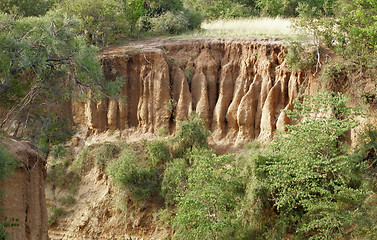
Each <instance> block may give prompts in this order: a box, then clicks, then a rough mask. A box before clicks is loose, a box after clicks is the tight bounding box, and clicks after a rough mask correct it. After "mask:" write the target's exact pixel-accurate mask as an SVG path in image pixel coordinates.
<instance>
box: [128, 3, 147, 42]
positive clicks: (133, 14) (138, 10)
mask: <svg viewBox="0 0 377 240" xmlns="http://www.w3.org/2000/svg"><path fill="white" fill-rule="evenodd" d="M123 11H124V14H125V16H126V19H127V21H128V22H129V24H130V27H131V28H130V35H131V36H133V34H134V31H135V28H136V23H137V21H138V20H139V18H140V17H141V16H143V15H144V14H145V13H146V10H145V8H144V0H123Z"/></svg>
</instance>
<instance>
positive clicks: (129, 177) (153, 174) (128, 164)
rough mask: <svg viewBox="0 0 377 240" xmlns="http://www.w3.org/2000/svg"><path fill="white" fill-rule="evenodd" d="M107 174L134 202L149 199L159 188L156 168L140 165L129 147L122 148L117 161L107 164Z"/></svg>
mask: <svg viewBox="0 0 377 240" xmlns="http://www.w3.org/2000/svg"><path fill="white" fill-rule="evenodd" d="M108 174H109V175H110V177H111V179H112V181H113V182H114V183H115V184H117V185H118V186H119V187H121V188H122V189H124V190H125V191H126V192H127V193H128V194H130V196H131V197H132V199H133V201H135V202H138V201H140V200H147V199H150V198H151V197H152V196H153V194H154V193H155V192H157V191H158V190H159V177H158V173H157V169H156V168H152V167H150V166H141V165H140V159H138V158H137V156H136V153H135V152H134V151H132V150H129V149H126V150H124V151H123V152H122V153H121V155H120V157H119V159H118V160H117V161H114V162H112V163H111V164H109V166H108Z"/></svg>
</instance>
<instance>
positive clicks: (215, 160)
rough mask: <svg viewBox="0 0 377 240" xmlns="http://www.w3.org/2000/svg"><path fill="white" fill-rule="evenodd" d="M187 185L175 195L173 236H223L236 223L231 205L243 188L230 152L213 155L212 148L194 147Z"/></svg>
mask: <svg viewBox="0 0 377 240" xmlns="http://www.w3.org/2000/svg"><path fill="white" fill-rule="evenodd" d="M189 159H190V165H191V167H190V168H189V169H188V172H187V175H188V177H187V186H186V188H185V189H184V190H183V191H182V190H181V192H180V193H179V195H178V197H177V198H176V200H177V202H178V204H177V207H178V212H177V214H176V216H175V218H174V220H173V226H174V228H175V229H176V234H175V236H174V237H175V238H176V239H226V238H227V236H226V234H224V232H226V231H232V230H233V229H234V228H235V227H236V226H235V225H234V222H233V221H232V217H233V218H234V216H233V213H234V211H233V210H234V208H235V207H236V205H237V202H238V201H239V200H240V198H241V193H242V191H241V190H242V188H241V184H240V181H239V179H238V172H237V168H232V167H229V166H231V165H232V164H233V160H232V158H231V156H230V155H224V156H216V155H215V154H214V153H213V151H210V150H205V149H194V150H192V151H191V154H190V157H189Z"/></svg>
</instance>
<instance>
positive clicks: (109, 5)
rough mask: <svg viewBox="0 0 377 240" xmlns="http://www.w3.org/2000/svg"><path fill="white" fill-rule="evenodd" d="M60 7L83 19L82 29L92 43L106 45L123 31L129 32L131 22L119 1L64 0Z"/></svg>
mask: <svg viewBox="0 0 377 240" xmlns="http://www.w3.org/2000/svg"><path fill="white" fill-rule="evenodd" d="M58 8H60V9H62V10H64V11H65V12H66V13H67V14H70V15H75V16H77V17H79V19H80V20H81V21H82V26H81V28H80V30H81V32H83V33H85V34H86V37H87V40H88V41H89V42H90V43H91V44H95V45H98V46H106V45H107V44H109V43H110V42H113V41H114V40H115V39H116V38H118V37H120V36H119V35H122V33H123V34H124V33H126V32H129V24H127V19H126V16H125V14H124V12H123V9H122V4H121V2H119V1H115V0H105V1H102V0H75V1H71V0H63V1H61V2H60V3H59V4H58ZM128 20H130V19H128Z"/></svg>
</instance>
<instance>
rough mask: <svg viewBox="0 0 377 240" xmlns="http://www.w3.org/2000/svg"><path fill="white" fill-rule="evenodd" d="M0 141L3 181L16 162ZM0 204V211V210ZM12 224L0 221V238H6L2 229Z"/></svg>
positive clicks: (0, 192)
mask: <svg viewBox="0 0 377 240" xmlns="http://www.w3.org/2000/svg"><path fill="white" fill-rule="evenodd" d="M0 140H1V139H0ZM1 144H2V143H1V142H0V182H1V181H3V180H4V179H5V178H7V177H8V176H9V175H10V174H11V172H12V171H13V169H14V168H15V167H16V162H15V160H14V158H13V157H12V156H11V155H10V154H9V153H8V152H7V151H6V150H5V149H4V147H3V146H2V145H1ZM2 194H3V190H2V189H0V198H1V197H2ZM1 207H2V206H0V211H1ZM9 226H12V225H9V224H8V223H7V221H6V220H5V221H4V222H0V238H1V239H6V237H7V234H6V233H5V231H4V228H5V227H9Z"/></svg>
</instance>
